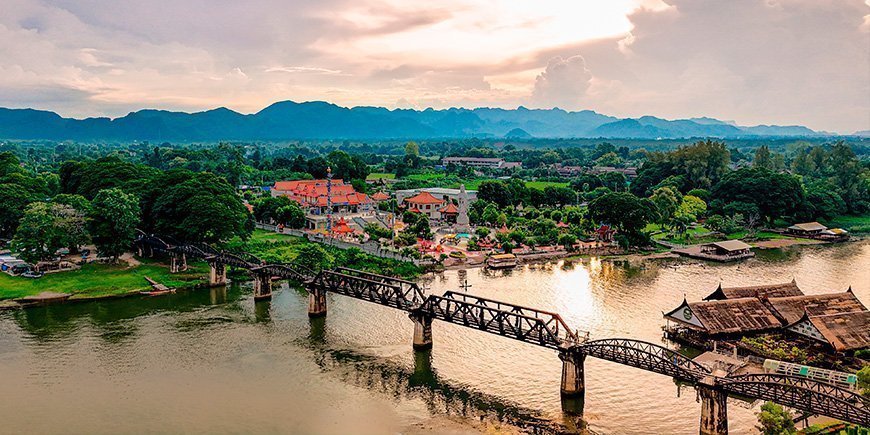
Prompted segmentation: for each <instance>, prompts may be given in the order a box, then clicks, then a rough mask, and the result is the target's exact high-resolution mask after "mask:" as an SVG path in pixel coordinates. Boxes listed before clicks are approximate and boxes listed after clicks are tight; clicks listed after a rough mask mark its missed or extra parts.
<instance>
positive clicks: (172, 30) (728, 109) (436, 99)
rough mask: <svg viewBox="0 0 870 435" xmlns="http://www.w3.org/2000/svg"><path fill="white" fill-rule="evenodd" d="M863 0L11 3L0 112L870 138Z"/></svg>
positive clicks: (1, 46) (868, 45) (0, 29)
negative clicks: (221, 109)
mask: <svg viewBox="0 0 870 435" xmlns="http://www.w3.org/2000/svg"><path fill="white" fill-rule="evenodd" d="M868 17H870V6H868V4H866V3H865V2H864V1H861V0H841V1H836V2H834V1H818V0H777V1H773V0H731V1H728V2H722V1H719V0H595V1H591V0H590V1H585V2H578V1H576V0H545V1H542V2H516V1H512V0H442V1H440V2H435V3H432V2H430V3H420V2H407V1H402V0H365V1H363V0H320V1H317V2H311V1H305V0H251V1H248V2H220V6H219V7H218V6H216V5H215V2H214V1H213V0H186V1H182V2H179V1H177V0H150V1H148V2H142V1H139V0H116V1H113V2H109V3H106V2H105V1H102V0H4V1H3V13H2V14H0V59H3V61H2V62H0V105H4V106H15V107H21V106H34V107H37V108H41V109H49V110H58V111H60V112H61V113H62V114H64V115H67V116H94V115H111V116H116V115H123V114H124V113H126V111H128V110H130V109H137V108H142V107H155V108H162V109H181V110H202V109H208V108H212V107H218V106H227V107H230V108H232V109H235V110H239V111H242V112H253V111H256V110H259V109H260V108H262V107H264V106H266V105H268V104H270V103H271V102H273V101H276V100H283V99H293V100H297V101H305V100H330V101H332V102H335V103H338V104H343V105H385V106H388V107H395V106H396V105H397V104H398V103H397V102H399V101H401V102H402V103H401V104H402V105H406V104H411V105H414V106H415V107H427V106H434V107H451V106H493V107H516V106H517V105H520V104H528V105H534V106H538V107H551V106H559V107H563V108H566V109H593V110H598V111H600V112H604V113H608V114H614V115H617V116H639V115H644V114H653V115H658V116H664V117H670V118H680V117H692V116H700V115H707V116H715V117H720V118H723V119H735V120H737V121H738V122H740V123H743V124H757V123H779V124H805V125H808V126H810V127H813V128H817V129H826V130H836V131H843V132H851V131H854V130H859V129H868V128H870V125H868V123H870V27H868V23H870V18H868Z"/></svg>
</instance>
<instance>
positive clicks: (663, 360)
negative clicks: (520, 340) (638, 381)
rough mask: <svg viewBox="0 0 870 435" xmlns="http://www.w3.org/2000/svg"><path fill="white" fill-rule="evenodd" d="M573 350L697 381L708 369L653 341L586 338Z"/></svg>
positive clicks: (677, 377) (705, 374) (707, 373)
mask: <svg viewBox="0 0 870 435" xmlns="http://www.w3.org/2000/svg"><path fill="white" fill-rule="evenodd" d="M573 349H574V350H575V351H577V352H579V353H581V354H584V355H588V356H593V357H595V358H600V359H605V360H608V361H613V362H617V363H620V364H624V365H628V366H632V367H637V368H640V369H643V370H647V371H650V372H655V373H660V374H663V375H667V376H670V377H672V378H676V379H679V380H682V381H688V382H697V381H698V380H700V379H701V378H703V377H705V376H708V375H710V370H709V369H708V368H706V367H704V366H702V365H701V364H698V363H697V362H695V361H692V360H691V359H690V358H688V357H686V356H684V355H682V354H680V353H678V352H676V351H673V350H671V349H668V348H666V347H662V346H659V345H657V344H653V343H648V342H646V341H640V340H632V339H627V338H606V339H603V340H595V341H588V342H586V343H582V344H580V345H578V346H576V347H574V348H573Z"/></svg>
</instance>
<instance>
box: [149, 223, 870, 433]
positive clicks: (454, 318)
mask: <svg viewBox="0 0 870 435" xmlns="http://www.w3.org/2000/svg"><path fill="white" fill-rule="evenodd" d="M134 246H135V247H136V248H138V249H140V251H141V252H143V253H144V252H149V253H154V252H160V253H167V254H169V255H172V256H176V257H177V256H186V257H192V258H199V259H202V260H205V261H207V262H209V263H212V264H220V265H225V266H233V267H238V268H241V269H247V270H249V271H250V272H251V273H252V274H255V275H257V276H260V277H268V278H272V277H279V278H282V279H292V280H297V281H299V282H301V283H303V284H304V286H305V289H306V290H307V291H308V292H309V293H312V294H314V293H320V294H321V295H322V294H323V293H324V292H332V293H337V294H341V295H345V296H349V297H352V298H356V299H360V300H364V301H369V302H373V303H376V304H380V305H384V306H388V307H392V308H397V309H400V310H404V311H408V312H409V313H411V314H412V315H413V316H414V317H418V318H428V319H429V320H430V323H431V319H438V320H441V321H444V322H449V323H452V324H454V325H460V326H464V327H467V328H470V329H476V330H479V331H484V332H488V333H491V334H496V335H500V336H502V337H507V338H512V339H515V340H520V341H523V342H526V343H529V344H534V345H537V346H542V347H545V348H549V349H554V350H558V351H559V352H560V356H563V357H564V356H570V355H576V356H592V357H595V358H600V359H604V360H608V361H612V362H616V363H619V364H624V365H628V366H632V367H637V368H639V369H642V370H647V371H650V372H655V373H659V374H663V375H666V376H670V377H673V378H675V379H679V380H682V381H686V382H691V383H698V382H700V381H703V383H704V384H706V385H709V386H710V387H711V388H714V389H717V390H720V391H722V392H724V393H726V394H733V395H737V396H743V397H748V398H751V399H760V400H770V401H773V402H777V403H780V404H782V405H785V406H789V407H792V408H795V409H798V410H801V411H804V412H807V413H810V414H818V415H825V416H829V417H833V418H837V419H840V420H844V421H848V422H851V423H856V424H860V425H863V426H870V400H868V399H867V398H865V397H862V396H860V395H858V394H856V393H854V392H851V391H848V390H845V389H843V388H840V387H838V386H835V385H831V384H827V383H823V382H820V381H815V380H811V379H807V378H802V377H798V376H791V375H781V374H751V375H741V376H726V377H720V376H714V375H712V374H711V373H710V370H709V369H707V368H706V367H704V366H702V365H700V364H698V363H696V362H695V361H693V360H691V359H690V358H688V357H686V356H683V355H681V354H679V353H677V352H675V351H673V350H671V349H668V348H665V347H662V346H659V345H657V344H653V343H648V342H645V341H639V340H632V339H626V338H607V339H602V340H594V341H588V340H586V339H585V338H581V337H580V335H579V334H578V333H577V332H574V331H572V330H571V329H570V328H569V327H568V325H567V324H566V323H565V321H564V320H563V319H562V317H561V316H560V315H559V314H558V313H553V312H549V311H544V310H538V309H535V308H529V307H524V306H520V305H515V304H511V303H507V302H502V301H497V300H494V299H488V298H484V297H479V296H474V295H470V294H467V293H459V292H453V291H448V292H446V293H445V294H444V295H442V296H436V295H428V296H426V295H425V293H424V292H423V290H422V289H421V288H420V287H419V286H418V285H417V284H416V283H414V282H412V281H407V280H403V279H399V278H394V277H389V276H384V275H378V274H374V273H370V272H364V271H360V270H355V269H350V268H345V267H341V268H337V269H335V270H322V271H313V270H309V269H307V268H305V267H302V266H301V265H299V264H292V263H289V264H267V263H266V262H264V261H262V260H260V259H259V258H257V257H255V256H253V255H250V254H247V253H236V252H228V251H224V250H220V249H217V248H215V247H213V246H211V245H208V244H182V243H178V242H176V241H175V240H172V239H170V238H167V237H163V238H161V237H158V236H155V235H149V234H146V233H144V232H141V231H140V232H139V234H138V236H137V237H136V239H135V240H134ZM430 343H431V342H430Z"/></svg>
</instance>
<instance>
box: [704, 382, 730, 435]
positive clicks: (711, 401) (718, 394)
mask: <svg viewBox="0 0 870 435" xmlns="http://www.w3.org/2000/svg"><path fill="white" fill-rule="evenodd" d="M697 389H698V396H699V397H700V399H701V428H700V430H699V431H698V433H699V434H700V435H728V395H727V394H725V392H723V391H719V390H718V389H715V388H713V386H712V385H710V384H707V383H705V382H704V381H701V382H700V383H698V386H697Z"/></svg>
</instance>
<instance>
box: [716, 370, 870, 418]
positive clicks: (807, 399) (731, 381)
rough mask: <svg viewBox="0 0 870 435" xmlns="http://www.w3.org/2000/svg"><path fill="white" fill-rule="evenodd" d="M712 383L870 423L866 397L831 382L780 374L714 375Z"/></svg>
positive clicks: (869, 401) (727, 389)
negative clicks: (717, 376)
mask: <svg viewBox="0 0 870 435" xmlns="http://www.w3.org/2000/svg"><path fill="white" fill-rule="evenodd" d="M716 384H717V385H718V386H719V387H720V388H721V389H722V390H724V391H725V392H727V393H728V394H734V395H739V396H744V397H751V398H753V399H761V400H770V401H772V402H776V403H779V404H781V405H785V406H788V407H791V408H794V409H799V410H801V411H804V412H808V413H810V414H816V415H825V416H828V417H833V418H837V419H840V420H843V421H848V422H852V423H857V424H860V425H862V426H870V399H868V398H866V397H863V396H861V395H860V394H857V393H854V392H852V391H849V390H845V389H843V388H840V387H838V386H835V385H831V384H827V383H824V382H819V381H815V380H812V379H807V378H799V377H794V376H788V375H780V374H751V375H740V376H729V377H725V378H717V379H716Z"/></svg>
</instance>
